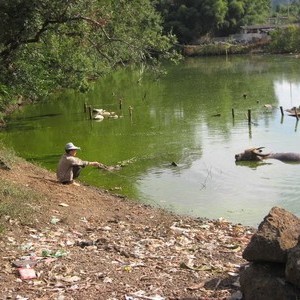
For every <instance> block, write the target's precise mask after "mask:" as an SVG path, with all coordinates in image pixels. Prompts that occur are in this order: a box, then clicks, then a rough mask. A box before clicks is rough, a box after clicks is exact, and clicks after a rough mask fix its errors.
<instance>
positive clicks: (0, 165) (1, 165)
mask: <svg viewBox="0 0 300 300" xmlns="http://www.w3.org/2000/svg"><path fill="white" fill-rule="evenodd" d="M0 169H3V170H7V171H9V170H11V167H10V166H9V165H8V164H7V163H6V162H5V161H3V160H2V159H0Z"/></svg>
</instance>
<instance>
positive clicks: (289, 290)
mask: <svg viewBox="0 0 300 300" xmlns="http://www.w3.org/2000/svg"><path fill="white" fill-rule="evenodd" d="M240 285H241V290H242V292H243V296H244V297H243V300H292V299H295V300H296V299H299V297H300V290H299V289H297V287H295V286H294V285H292V284H290V283H289V282H288V281H287V280H286V279H285V265H284V264H276V263H275V264H274V263H273V264H272V263H251V264H250V265H249V266H248V267H246V268H245V269H244V270H243V271H242V272H241V276H240Z"/></svg>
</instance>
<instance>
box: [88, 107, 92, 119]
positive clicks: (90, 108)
mask: <svg viewBox="0 0 300 300" xmlns="http://www.w3.org/2000/svg"><path fill="white" fill-rule="evenodd" d="M89 116H90V120H92V119H93V113H92V107H91V106H90V105H89Z"/></svg>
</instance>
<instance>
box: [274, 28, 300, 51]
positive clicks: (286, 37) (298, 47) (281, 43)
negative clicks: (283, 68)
mask: <svg viewBox="0 0 300 300" xmlns="http://www.w3.org/2000/svg"><path fill="white" fill-rule="evenodd" d="M271 37H272V42H271V45H270V50H271V51H272V52H275V53H293V52H294V53H299V52H300V28H299V26H297V25H290V26H287V27H284V28H278V29H276V30H275V31H273V32H272V33H271Z"/></svg>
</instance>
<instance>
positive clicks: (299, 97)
mask: <svg viewBox="0 0 300 300" xmlns="http://www.w3.org/2000/svg"><path fill="white" fill-rule="evenodd" d="M299 68H300V60H298V59H296V58H293V57H287V56H254V57H248V56H242V57H230V58H228V59H227V60H226V59H225V58H224V57H218V58H197V59H188V60H186V61H184V62H182V63H181V64H179V65H176V66H175V65H172V66H166V69H167V70H168V74H167V75H166V76H164V77H160V78H156V77H153V76H149V75H148V74H142V72H141V71H139V70H137V71H132V70H123V71H119V72H116V73H115V74H113V75H112V76H110V77H107V78H105V79H102V80H101V81H100V82H98V83H97V84H95V86H94V88H93V90H91V91H90V92H89V93H88V94H87V95H80V94H77V93H75V92H71V91H70V92H65V93H63V94H60V95H57V96H55V97H52V98H51V99H49V101H47V102H46V103H43V104H38V105H33V106H30V107H25V108H23V109H22V110H20V111H18V112H16V113H15V114H14V115H13V116H12V117H11V119H10V121H9V124H8V127H7V129H6V130H5V131H3V132H1V133H0V137H1V139H2V140H3V141H4V143H5V144H7V145H9V146H11V147H13V148H14V149H15V150H16V151H17V152H18V153H19V154H20V155H21V156H23V157H25V158H26V159H28V160H33V161H35V162H38V163H39V164H41V165H42V166H45V167H47V168H49V169H51V170H55V169H56V164H57V162H58V159H59V156H60V155H61V154H62V152H63V147H64V145H65V144H66V143H67V142H70V141H72V142H73V143H74V144H77V145H79V146H81V148H82V151H81V152H79V156H80V157H81V158H82V159H86V160H98V161H101V162H103V163H105V164H109V165H112V164H117V163H118V162H122V161H128V160H129V163H128V164H127V165H126V166H125V167H124V168H123V169H122V170H121V171H118V172H111V173H108V172H104V171H101V170H98V169H94V168H87V169H85V170H84V171H83V173H82V176H81V177H80V179H81V180H82V181H84V182H86V183H89V184H92V185H96V186H100V187H103V188H106V189H109V190H111V191H113V192H116V193H120V194H125V195H127V196H129V197H131V198H134V199H137V201H142V202H144V203H149V204H151V205H157V206H161V207H164V208H167V209H170V210H172V211H175V212H177V213H182V214H190V215H193V216H199V217H208V218H219V217H224V218H226V219H229V220H231V221H233V222H241V223H243V224H246V225H254V226H256V225H257V224H258V223H259V222H260V221H261V220H262V218H263V217H264V216H265V215H266V214H267V213H268V211H269V210H270V208H271V207H272V206H275V205H278V206H281V207H284V208H286V209H288V210H290V211H292V212H294V213H295V214H300V201H299V196H298V195H299V194H300V186H299V180H300V172H299V171H300V165H298V164H285V163H282V162H280V161H275V160H268V161H266V163H263V164H257V163H241V164H236V163H235V160H234V155H235V153H239V152H242V151H243V150H244V149H246V148H249V147H252V146H265V147H266V150H265V151H277V152H280V151H285V152H292V151H294V152H299V151H300V150H299V130H300V128H298V123H297V122H296V119H295V118H293V117H290V116H288V115H287V114H285V116H284V117H282V116H281V112H280V109H279V107H280V106H283V108H291V107H293V106H299V105H300V74H299ZM141 75H144V76H142V77H141ZM120 99H121V100H122V109H121V110H120V107H119V103H120V102H119V101H120ZM85 102H86V103H87V104H88V105H91V106H93V107H96V108H103V109H106V110H108V111H115V112H116V113H117V114H118V115H120V116H122V117H121V118H118V119H116V120H113V119H105V120H103V121H102V122H97V121H94V120H90V119H89V115H88V113H84V112H83V107H84V103H85ZM264 104H271V105H272V106H273V109H271V110H266V109H265V108H264ZM129 106H131V107H133V110H132V116H130V114H129ZM232 109H234V118H233V115H232ZM249 109H251V112H252V123H251V125H249V124H248V121H247V113H248V110H249ZM171 162H176V163H177V164H178V166H177V167H173V166H171ZM83 201H84V200H83Z"/></svg>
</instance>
